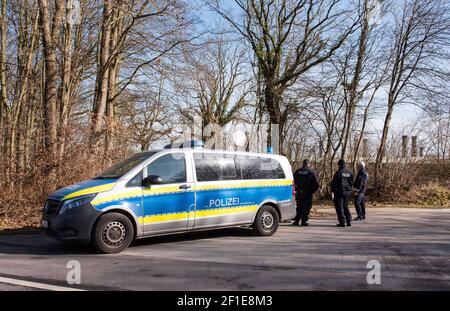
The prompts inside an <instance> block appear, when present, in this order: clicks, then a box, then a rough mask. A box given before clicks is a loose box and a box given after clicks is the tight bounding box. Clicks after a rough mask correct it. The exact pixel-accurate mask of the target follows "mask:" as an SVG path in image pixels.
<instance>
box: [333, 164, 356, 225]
mask: <svg viewBox="0 0 450 311" xmlns="http://www.w3.org/2000/svg"><path fill="white" fill-rule="evenodd" d="M338 166H339V170H338V171H337V172H336V173H335V174H334V176H333V180H332V181H331V191H332V192H333V194H334V198H333V201H334V207H335V209H336V214H337V217H338V221H339V223H338V224H337V225H336V226H337V227H345V224H346V223H347V226H348V227H350V226H351V221H352V215H351V214H350V210H349V209H348V200H349V198H350V195H351V194H352V187H353V174H352V172H351V171H349V170H348V169H347V167H346V166H345V161H344V160H343V159H340V160H339V161H338Z"/></svg>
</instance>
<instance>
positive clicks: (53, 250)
mask: <svg viewBox="0 0 450 311" xmlns="http://www.w3.org/2000/svg"><path fill="white" fill-rule="evenodd" d="M252 235H253V232H252V230H251V229H249V228H240V227H237V228H225V229H213V230H208V231H206V230H205V231H196V232H188V233H175V234H170V235H163V236H155V237H148V238H144V239H139V240H135V241H134V242H133V243H132V244H131V245H130V247H132V248H135V247H136V248H138V247H142V246H149V245H153V244H163V243H175V242H183V241H193V240H202V239H214V238H220V237H226V236H240V237H245V236H249V237H250V236H252ZM0 253H3V254H11V255H21V254H25V255H42V256H45V255H57V256H58V255H93V254H97V253H96V251H95V249H94V248H93V247H92V246H91V245H83V244H80V243H67V242H65V243H63V242H60V241H57V240H54V239H52V238H50V237H47V236H45V235H43V234H33V235H14V234H13V235H4V236H0Z"/></svg>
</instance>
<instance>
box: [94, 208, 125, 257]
mask: <svg viewBox="0 0 450 311" xmlns="http://www.w3.org/2000/svg"><path fill="white" fill-rule="evenodd" d="M133 238H134V228H133V224H132V223H131V221H130V219H128V217H127V216H125V215H123V214H120V213H108V214H105V215H102V216H100V219H99V220H98V222H97V224H96V226H95V228H94V232H93V237H92V244H93V245H94V247H95V249H96V250H97V251H98V252H99V253H105V254H115V253H120V252H121V251H123V250H124V249H126V248H127V247H128V246H129V245H130V244H131V242H132V241H133Z"/></svg>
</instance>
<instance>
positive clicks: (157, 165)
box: [146, 153, 186, 184]
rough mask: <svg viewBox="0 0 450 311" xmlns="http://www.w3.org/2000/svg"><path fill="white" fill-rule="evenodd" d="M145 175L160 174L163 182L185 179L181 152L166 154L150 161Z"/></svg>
mask: <svg viewBox="0 0 450 311" xmlns="http://www.w3.org/2000/svg"><path fill="white" fill-rule="evenodd" d="M146 170H147V176H149V175H158V176H161V179H162V183H163V184H173V183H181V182H185V181H186V161H185V157H184V154H183V153H174V154H166V155H163V156H162V157H160V158H158V159H156V160H155V161H153V162H152V163H150V164H149V165H148V166H147V168H146Z"/></svg>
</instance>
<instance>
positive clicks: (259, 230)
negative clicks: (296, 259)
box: [253, 205, 280, 236]
mask: <svg viewBox="0 0 450 311" xmlns="http://www.w3.org/2000/svg"><path fill="white" fill-rule="evenodd" d="M279 222H280V216H279V215H278V212H277V210H276V209H275V208H274V207H272V206H270V205H263V206H261V208H260V209H259V211H258V214H257V215H256V218H255V221H254V222H253V233H254V234H255V235H259V236H270V235H272V234H274V233H275V232H276V231H277V229H278V223H279Z"/></svg>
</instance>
